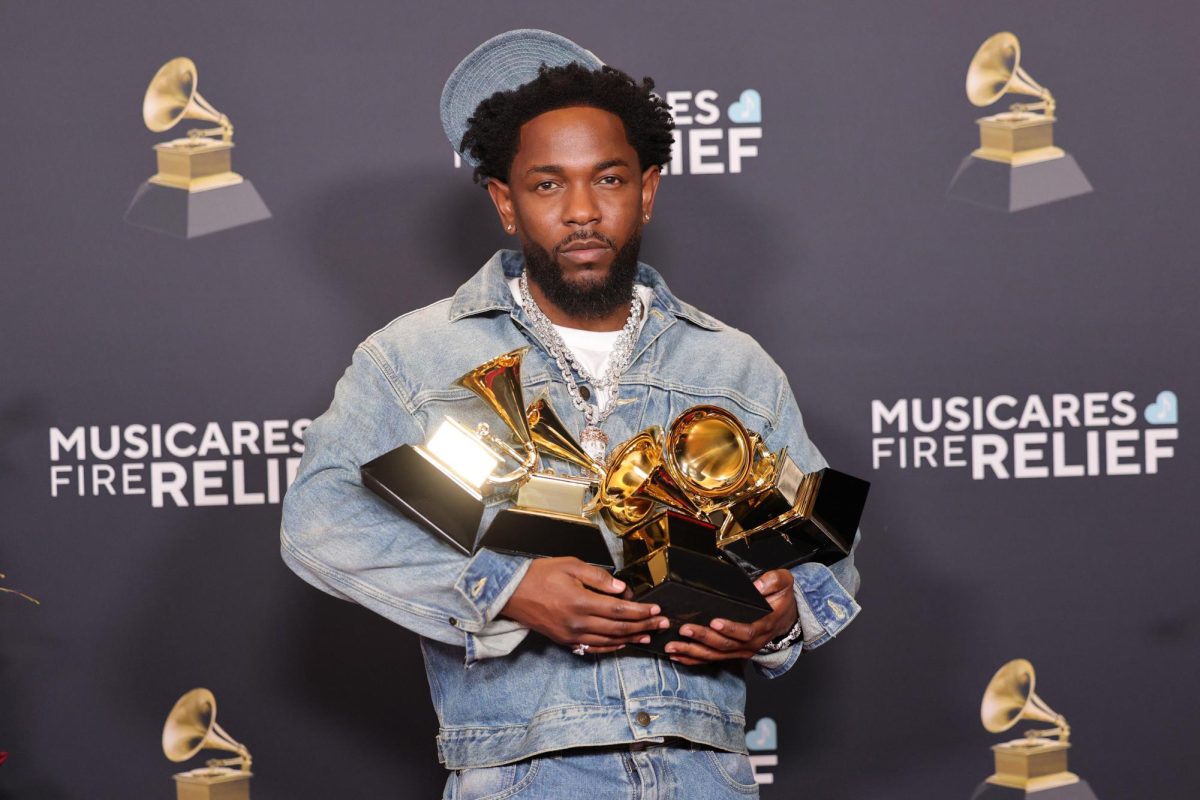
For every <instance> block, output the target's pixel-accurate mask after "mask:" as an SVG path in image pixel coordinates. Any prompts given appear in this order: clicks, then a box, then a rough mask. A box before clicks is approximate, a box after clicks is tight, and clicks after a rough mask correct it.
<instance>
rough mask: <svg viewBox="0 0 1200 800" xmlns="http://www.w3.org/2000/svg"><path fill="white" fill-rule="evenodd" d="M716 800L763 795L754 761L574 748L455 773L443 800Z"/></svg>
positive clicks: (713, 754) (677, 751) (695, 752)
mask: <svg viewBox="0 0 1200 800" xmlns="http://www.w3.org/2000/svg"><path fill="white" fill-rule="evenodd" d="M572 797H586V800H717V798H738V799H739V800H744V799H745V798H754V797H758V785H757V784H756V783H755V782H754V772H753V770H752V769H751V767H750V759H749V758H748V757H747V756H744V755H742V754H740V753H729V752H726V751H724V750H711V749H708V748H704V747H696V746H693V747H688V746H686V745H685V746H683V747H670V746H664V745H653V744H651V745H648V746H646V747H644V748H641V747H634V748H612V749H598V750H595V751H588V750H568V751H565V752H561V753H555V754H552V755H547V756H538V757H535V758H531V759H527V760H525V761H519V762H517V763H516V764H507V765H505V766H502V767H483V768H480V769H463V770H458V771H457V772H452V773H451V774H450V779H449V780H448V781H447V782H446V792H445V794H444V795H443V800H501V799H502V798H503V799H504V800H507V798H513V800H526V799H528V800H534V799H535V798H539V799H540V798H545V799H546V800H564V798H572Z"/></svg>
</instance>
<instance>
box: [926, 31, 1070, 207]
mask: <svg viewBox="0 0 1200 800" xmlns="http://www.w3.org/2000/svg"><path fill="white" fill-rule="evenodd" d="M1006 94H1020V95H1029V96H1032V97H1036V98H1037V100H1036V101H1035V102H1032V103H1013V104H1012V105H1011V106H1009V110H1008V111H1005V112H1002V113H999V114H993V115H991V116H989V117H980V118H979V119H977V120H975V122H976V124H978V125H979V147H978V148H977V149H976V150H975V151H974V152H972V153H971V155H969V156H967V157H966V158H965V159H963V161H962V163H961V164H960V165H959V167H958V172H957V173H955V175H954V179H953V181H951V183H950V189H949V191H948V192H947V194H949V195H950V197H953V198H954V199H956V200H961V201H964V202H967V203H974V204H976V205H981V206H985V207H987V208H994V209H997V210H1000V211H1008V212H1012V211H1020V210H1022V209H1026V208H1033V207H1034V206H1040V205H1044V204H1046V203H1053V202H1054V201H1056V200H1065V199H1066V198H1068V197H1075V196H1076V195H1080V194H1087V193H1088V192H1090V191H1092V185H1091V184H1090V183H1088V179H1087V178H1086V177H1084V174H1083V171H1082V170H1081V169H1080V168H1079V165H1078V164H1076V163H1075V159H1074V158H1072V157H1071V156H1070V155H1068V154H1067V153H1066V152H1065V151H1064V150H1063V149H1062V148H1061V147H1056V146H1055V145H1054V122H1055V120H1056V119H1057V117H1056V116H1055V108H1056V103H1055V100H1054V97H1053V95H1051V94H1050V91H1049V90H1048V89H1046V88H1045V87H1044V86H1041V85H1040V84H1038V82H1037V81H1035V80H1034V79H1033V78H1032V77H1030V75H1029V73H1028V72H1026V71H1025V68H1024V67H1022V66H1021V43H1020V42H1019V41H1018V40H1017V37H1016V36H1014V35H1013V34H1011V33H997V34H996V35H994V36H991V37H989V38H988V39H987V41H985V42H984V43H983V44H982V45H981V46H980V48H979V50H978V51H977V52H976V53H975V57H974V58H973V59H971V65H970V67H968V68H967V99H969V100H970V101H971V102H972V103H973V104H974V105H976V106H980V107H983V106H990V105H992V104H993V103H995V102H997V101H999V100H1000V98H1002V97H1004V96H1005V95H1006ZM1038 112H1040V113H1038Z"/></svg>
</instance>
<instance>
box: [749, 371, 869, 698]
mask: <svg viewBox="0 0 1200 800" xmlns="http://www.w3.org/2000/svg"><path fill="white" fill-rule="evenodd" d="M780 381H781V389H780V398H779V412H778V415H777V422H776V424H775V425H774V426H773V427H772V428H771V429H770V430H769V431H766V432H765V436H766V443H767V445H768V446H769V447H770V448H771V450H772V451H774V452H778V451H779V449H780V448H782V447H784V446H786V447H787V448H788V455H789V456H791V458H792V459H794V460H795V462H796V465H797V466H798V467H800V469H802V470H803V471H805V472H813V471H815V470H818V469H821V468H822V467H825V466H828V464H827V463H826V461H825V459H824V457H822V455H821V453H820V451H819V450H817V447H816V445H814V444H813V443H812V440H811V439H809V438H808V433H807V432H806V431H805V430H804V420H803V418H802V417H801V415H800V409H799V408H798V407H797V405H796V398H795V397H794V396H793V395H792V390H791V388H790V387H789V386H788V383H787V379H786V378H785V377H783V375H782V373H780ZM861 538H862V532H861V531H858V532H856V534H855V537H854V545H853V546H852V547H851V548H850V554H849V555H848V556H846V557H845V558H843V559H841V560H840V561H836V562H834V563H833V564H832V565H830V566H828V567H827V566H825V565H824V564H816V563H810V564H799V565H797V566H795V567H792V570H791V572H792V578H793V581H794V583H793V587H794V590H795V592H796V609H797V611H798V612H799V614H800V630H801V632H802V634H803V636H802V641H800V642H796V643H795V644H793V645H792V646H791V647H786V648H784V649H783V650H780V651H779V652H777V653H771V654H769V655H758V656H755V657H754V658H753V659H752V660H753V662H754V665H755V667H756V668H757V669H758V671H759V672H761V673H762V674H763V675H766V676H767V677H768V678H776V677H779V676H780V675H782V674H783V673H785V672H787V671H788V670H789V669H791V668H792V665H793V664H795V663H796V659H798V658H799V657H800V653H801V652H802V651H803V650H811V649H813V648H815V647H820V646H821V645H823V644H825V643H826V642H827V641H829V640H830V639H832V638H833V637H834V636H837V635H838V634H839V633H840V632H841V631H842V629H843V628H844V627H846V626H847V625H849V624H850V623H851V622H852V621H853V620H854V619H855V618H856V617H857V616H858V613H859V611H861V610H862V609H861V607H860V606H859V605H858V603H857V602H856V601H855V599H854V597H855V595H857V594H858V588H859V583H860V579H859V575H858V569H857V568H856V567H855V566H854V553H855V551H856V550H857V549H858V543H859V540H860V539H861Z"/></svg>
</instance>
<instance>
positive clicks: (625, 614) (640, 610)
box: [580, 593, 662, 620]
mask: <svg viewBox="0 0 1200 800" xmlns="http://www.w3.org/2000/svg"><path fill="white" fill-rule="evenodd" d="M580 608H581V609H583V610H585V611H586V612H587V613H588V614H591V615H592V616H595V617H606V618H608V619H624V620H646V619H650V618H651V617H655V616H658V615H659V614H660V613H661V612H662V609H660V608H659V607H658V605H657V604H654V603H635V602H633V601H632V600H618V599H616V598H613V597H608V596H606V595H600V594H595V593H591V594H590V596H588V597H586V598H583V599H582V602H581V603H580Z"/></svg>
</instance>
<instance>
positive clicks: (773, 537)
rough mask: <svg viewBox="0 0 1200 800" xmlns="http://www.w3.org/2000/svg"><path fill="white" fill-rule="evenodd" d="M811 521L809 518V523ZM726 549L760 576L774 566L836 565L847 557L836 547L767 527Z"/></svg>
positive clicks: (747, 569) (787, 567)
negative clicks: (834, 563)
mask: <svg viewBox="0 0 1200 800" xmlns="http://www.w3.org/2000/svg"><path fill="white" fill-rule="evenodd" d="M806 521H807V520H805V522H806ZM724 550H725V552H726V553H728V554H729V555H731V556H733V557H734V558H736V560H737V561H738V563H740V564H744V565H745V570H746V572H748V573H749V574H750V575H751V576H754V577H757V576H758V575H759V574H761V573H763V572H767V571H768V570H772V569H791V568H792V567H794V566H796V565H797V564H805V563H807V562H810V561H819V562H821V563H822V564H832V563H833V562H834V561H837V560H839V559H842V558H845V554H844V553H842V552H841V551H840V550H837V549H836V548H832V547H828V546H826V545H825V544H823V543H821V542H816V541H813V540H811V539H808V538H807V537H805V536H803V535H801V534H799V533H797V534H796V535H792V534H790V533H788V532H786V531H777V530H767V531H761V532H760V533H756V534H754V535H752V536H747V537H746V538H745V539H738V540H736V541H733V542H730V543H729V544H727V545H725V547H724Z"/></svg>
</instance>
